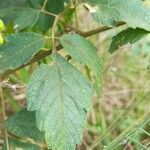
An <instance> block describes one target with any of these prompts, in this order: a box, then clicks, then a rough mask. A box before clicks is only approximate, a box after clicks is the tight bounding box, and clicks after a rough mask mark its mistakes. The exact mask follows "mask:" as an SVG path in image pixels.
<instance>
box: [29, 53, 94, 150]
mask: <svg viewBox="0 0 150 150" xmlns="http://www.w3.org/2000/svg"><path fill="white" fill-rule="evenodd" d="M54 60H55V63H54V64H53V65H52V66H51V67H50V66H48V65H42V66H40V68H39V69H37V70H36V71H35V73H34V74H33V77H32V78H31V81H30V82H29V85H28V88H27V97H28V110H30V111H36V120H37V125H38V127H39V129H40V130H41V131H45V138H46V141H47V144H48V146H49V148H52V149H54V150H61V149H66V150H69V149H75V146H76V144H79V143H80V142H81V138H82V134H81V133H82V130H83V128H84V126H85V123H86V112H87V111H89V110H90V109H91V106H92V105H91V99H92V88H91V85H90V83H89V82H88V81H87V80H86V79H85V78H84V77H83V76H82V74H81V73H80V72H79V71H78V70H76V68H74V67H73V66H72V65H71V64H69V63H68V62H67V61H66V60H65V59H64V58H62V57H61V56H59V55H57V56H56V57H55V58H54ZM41 73H42V74H41ZM39 75H40V76H39ZM39 81H40V83H39ZM35 83H36V84H35ZM33 84H34V85H33ZM39 89H40V90H39ZM41 104H42V105H41Z"/></svg>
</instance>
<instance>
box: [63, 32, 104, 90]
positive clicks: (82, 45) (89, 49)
mask: <svg viewBox="0 0 150 150" xmlns="http://www.w3.org/2000/svg"><path fill="white" fill-rule="evenodd" d="M60 42H61V44H62V45H63V47H64V48H65V50H66V51H67V52H68V53H69V54H70V55H71V57H72V58H74V59H75V60H76V61H79V62H80V63H82V64H84V65H88V66H90V67H91V69H93V70H94V71H95V73H96V76H97V79H98V82H99V85H98V86H99V88H98V90H100V87H101V79H102V64H101V61H100V58H99V57H98V55H97V53H96V47H95V46H94V45H93V44H92V43H91V42H89V41H88V40H86V39H85V38H83V37H81V36H80V35H77V34H67V35H63V36H62V37H61V38H60ZM97 92H100V91H97Z"/></svg>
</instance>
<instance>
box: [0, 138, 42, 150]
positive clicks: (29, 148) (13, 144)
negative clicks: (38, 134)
mask: <svg viewBox="0 0 150 150" xmlns="http://www.w3.org/2000/svg"><path fill="white" fill-rule="evenodd" d="M9 146H10V148H11V150H41V148H40V147H39V146H38V145H35V144H30V143H25V142H21V141H19V140H15V139H9ZM2 150H8V149H7V147H6V143H4V144H3V146H2Z"/></svg>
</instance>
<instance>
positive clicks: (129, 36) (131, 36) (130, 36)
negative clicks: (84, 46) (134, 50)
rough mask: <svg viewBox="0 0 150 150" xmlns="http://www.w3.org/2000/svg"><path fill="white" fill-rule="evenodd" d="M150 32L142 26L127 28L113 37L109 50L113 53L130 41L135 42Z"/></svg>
mask: <svg viewBox="0 0 150 150" xmlns="http://www.w3.org/2000/svg"><path fill="white" fill-rule="evenodd" d="M148 34H149V32H148V31H146V30H143V29H140V28H136V29H132V28H127V29H125V30H123V31H121V32H120V33H118V34H117V35H116V36H114V37H113V40H112V42H111V45H110V48H109V51H110V53H113V52H115V51H116V50H117V49H119V47H121V46H123V45H125V44H128V43H130V44H133V43H135V42H136V41H138V40H140V39H141V38H143V37H144V36H146V35H148Z"/></svg>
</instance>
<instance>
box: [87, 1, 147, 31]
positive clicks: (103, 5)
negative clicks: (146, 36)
mask: <svg viewBox="0 0 150 150" xmlns="http://www.w3.org/2000/svg"><path fill="white" fill-rule="evenodd" d="M88 2H89V3H91V4H93V6H95V7H94V8H95V12H93V13H92V15H93V18H94V19H95V20H96V21H97V22H99V23H102V24H105V25H108V26H114V25H116V21H124V22H126V23H127V24H128V25H129V26H130V27H132V28H136V27H139V28H142V29H145V30H150V8H146V7H145V6H144V5H143V2H142V0H117V1H116V0H88ZM96 6H97V7H96Z"/></svg>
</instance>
